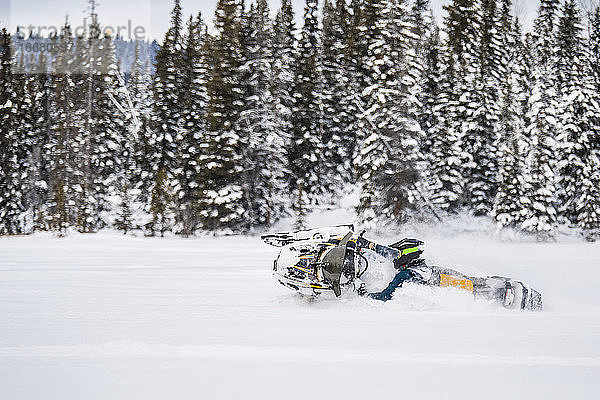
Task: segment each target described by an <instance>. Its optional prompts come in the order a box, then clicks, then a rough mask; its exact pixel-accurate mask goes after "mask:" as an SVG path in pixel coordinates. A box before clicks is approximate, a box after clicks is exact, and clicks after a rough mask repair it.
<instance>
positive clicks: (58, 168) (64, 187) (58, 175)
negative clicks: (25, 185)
mask: <svg viewBox="0 0 600 400" xmlns="http://www.w3.org/2000/svg"><path fill="white" fill-rule="evenodd" d="M56 40H57V42H56V45H57V46H58V47H57V48H58V52H57V55H56V57H55V59H54V61H53V63H52V84H51V95H50V101H51V106H50V110H51V113H50V120H51V135H50V138H49V141H48V144H47V149H46V151H47V152H48V154H50V159H49V168H48V169H49V181H50V184H49V192H50V194H49V204H48V225H49V226H50V228H51V229H52V230H54V231H57V232H58V234H60V235H64V234H65V233H66V229H67V228H68V227H69V226H73V225H74V224H75V221H76V216H77V213H76V209H75V208H74V205H75V204H77V203H76V198H75V197H74V193H76V192H75V188H74V185H75V184H74V182H75V181H76V179H75V178H74V173H75V171H77V170H79V166H78V165H75V162H76V160H75V157H74V156H75V155H74V153H73V149H72V147H71V146H72V138H73V136H76V134H77V132H78V130H77V125H78V121H77V120H76V118H75V113H76V110H75V104H74V102H73V101H74V94H73V91H74V85H73V80H72V52H73V37H72V34H71V27H70V25H69V24H68V22H67V23H65V25H64V26H63V28H62V29H61V33H60V35H59V37H58V38H57V39H56Z"/></svg>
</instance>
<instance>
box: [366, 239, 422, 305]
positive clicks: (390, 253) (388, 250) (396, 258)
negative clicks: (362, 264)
mask: <svg viewBox="0 0 600 400" xmlns="http://www.w3.org/2000/svg"><path fill="white" fill-rule="evenodd" d="M421 245H423V242H421V241H419V240H416V239H404V240H401V241H400V242H398V243H395V244H393V245H392V246H384V245H381V244H377V243H374V242H371V241H369V240H367V239H365V238H363V237H362V235H360V236H359V237H358V238H357V239H356V251H359V252H360V251H361V249H369V250H372V251H374V252H375V253H377V254H379V255H380V256H383V257H385V258H387V259H391V260H392V261H393V263H394V268H395V269H396V270H397V273H396V276H395V277H394V279H392V281H391V282H390V283H389V284H388V286H387V287H386V288H385V289H384V290H382V291H381V292H376V293H367V291H366V289H365V284H364V283H362V284H361V285H360V286H359V288H358V294H359V295H361V296H364V295H368V296H369V297H370V298H372V299H375V300H380V301H388V300H391V299H392V297H393V295H394V292H395V291H396V289H397V288H399V287H402V285H403V284H404V282H414V283H426V282H427V280H428V279H430V278H431V276H432V271H431V268H429V267H428V266H427V264H425V261H423V259H421V254H423V250H421V249H420V248H419V246H421Z"/></svg>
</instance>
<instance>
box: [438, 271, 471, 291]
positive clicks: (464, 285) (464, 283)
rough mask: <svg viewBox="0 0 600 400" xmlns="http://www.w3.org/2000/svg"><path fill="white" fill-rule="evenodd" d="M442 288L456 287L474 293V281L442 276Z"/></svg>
mask: <svg viewBox="0 0 600 400" xmlns="http://www.w3.org/2000/svg"><path fill="white" fill-rule="evenodd" d="M440 287H455V288H459V289H464V290H467V291H469V292H473V281H471V280H469V279H465V278H457V277H454V276H452V275H446V274H440Z"/></svg>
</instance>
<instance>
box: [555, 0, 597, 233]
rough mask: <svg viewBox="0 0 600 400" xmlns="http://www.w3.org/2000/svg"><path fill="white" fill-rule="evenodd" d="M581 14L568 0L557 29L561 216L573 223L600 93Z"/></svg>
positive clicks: (573, 2) (571, 1)
mask: <svg viewBox="0 0 600 400" xmlns="http://www.w3.org/2000/svg"><path fill="white" fill-rule="evenodd" d="M582 32H583V29H582V27H581V17H580V15H579V10H578V9H577V5H576V3H575V1H574V0H567V1H566V2H565V4H564V7H563V12H562V15H561V17H560V19H559V24H558V30H557V40H556V44H557V46H556V48H557V56H556V67H555V69H556V76H557V85H558V87H559V90H560V96H561V97H560V106H559V109H558V118H559V124H560V127H561V131H560V134H559V135H558V136H557V141H558V153H559V156H558V157H559V162H558V164H557V167H558V199H559V204H560V205H561V207H560V209H559V212H560V214H561V216H563V217H564V218H566V219H567V221H569V222H570V223H572V224H577V221H578V217H577V214H578V211H577V209H578V204H577V203H578V201H579V199H580V198H581V195H582V194H581V189H582V186H581V178H582V175H583V169H584V167H585V164H586V160H587V157H588V154H589V153H590V150H591V147H592V143H590V139H591V138H594V137H596V135H597V133H598V132H597V129H598V121H599V120H600V117H598V115H597V111H598V103H597V101H598V93H597V92H596V91H595V88H594V85H593V79H592V78H591V76H592V75H593V73H592V70H591V68H589V65H590V64H588V57H587V54H586V52H585V49H584V44H583V37H582Z"/></svg>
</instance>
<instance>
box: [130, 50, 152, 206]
mask: <svg viewBox="0 0 600 400" xmlns="http://www.w3.org/2000/svg"><path fill="white" fill-rule="evenodd" d="M134 54H135V55H134V62H133V66H132V67H131V72H130V77H129V80H128V81H127V87H128V90H129V94H130V96H131V102H132V107H133V110H134V112H135V114H136V117H137V120H138V121H137V123H138V124H139V126H133V124H134V123H135V122H134V121H133V120H132V121H131V125H130V127H129V129H130V130H131V131H132V132H133V131H137V135H136V136H135V138H134V139H135V146H134V149H133V152H134V155H133V158H134V161H135V172H134V173H133V176H132V179H131V189H132V190H133V191H135V193H136V194H135V195H134V201H135V202H137V203H140V204H148V199H149V198H150V191H151V188H152V184H153V176H154V172H153V156H154V151H153V147H154V144H155V142H154V137H153V132H152V129H151V123H150V119H151V117H152V111H153V107H152V103H153V95H152V76H151V72H150V68H149V65H148V62H147V61H144V60H143V59H142V57H141V56H140V43H139V42H136V47H135V53H134Z"/></svg>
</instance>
